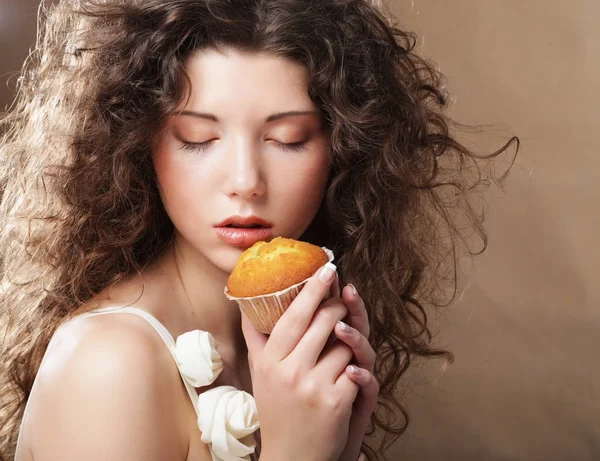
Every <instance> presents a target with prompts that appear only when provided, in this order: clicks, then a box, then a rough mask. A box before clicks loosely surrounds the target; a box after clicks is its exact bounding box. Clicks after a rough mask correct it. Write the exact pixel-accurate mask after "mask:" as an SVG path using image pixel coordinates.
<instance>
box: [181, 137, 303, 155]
mask: <svg viewBox="0 0 600 461" xmlns="http://www.w3.org/2000/svg"><path fill="white" fill-rule="evenodd" d="M212 142H213V140H212V139H211V140H209V141H204V142H184V143H183V146H182V147H181V149H182V150H190V151H192V152H204V151H205V150H206V149H208V146H209V145H210V144H211V143H212ZM306 142H307V141H300V142H294V143H287V144H286V143H283V142H275V144H277V146H279V147H280V148H281V150H283V151H285V152H289V151H294V152H299V151H301V150H303V149H304V147H305V145H306Z"/></svg>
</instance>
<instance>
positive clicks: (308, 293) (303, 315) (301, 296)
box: [265, 263, 336, 360]
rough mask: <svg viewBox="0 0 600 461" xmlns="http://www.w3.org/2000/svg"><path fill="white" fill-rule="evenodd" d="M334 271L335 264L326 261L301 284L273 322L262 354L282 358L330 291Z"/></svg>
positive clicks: (293, 344)
mask: <svg viewBox="0 0 600 461" xmlns="http://www.w3.org/2000/svg"><path fill="white" fill-rule="evenodd" d="M335 271H336V267H335V265H334V264H332V263H327V264H325V265H324V266H323V267H321V268H320V269H319V270H318V271H317V272H316V273H315V274H314V275H313V276H312V277H311V278H310V279H309V280H308V282H307V283H306V285H304V287H302V290H300V293H298V296H296V298H295V299H294V300H293V301H292V303H291V304H290V305H289V307H288V308H287V310H286V311H285V312H284V313H283V315H282V316H281V318H280V319H279V320H278V321H277V323H276V324H275V327H274V328H273V331H272V332H271V336H270V338H269V341H268V342H267V344H266V346H265V354H268V355H269V356H270V357H273V358H274V359H275V360H283V359H284V358H285V357H287V356H288V355H289V354H290V352H292V350H293V349H294V347H296V344H297V343H298V341H299V340H300V338H301V337H302V335H303V334H304V332H305V331H306V329H307V328H308V325H309V324H310V322H311V319H312V317H313V314H314V313H315V311H316V310H317V307H319V305H320V304H321V300H322V299H323V298H324V297H325V295H327V294H328V293H329V288H330V286H331V283H332V282H333V280H334V279H335Z"/></svg>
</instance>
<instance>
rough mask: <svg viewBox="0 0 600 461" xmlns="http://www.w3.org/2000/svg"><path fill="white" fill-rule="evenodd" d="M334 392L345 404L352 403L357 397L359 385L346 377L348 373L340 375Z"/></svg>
mask: <svg viewBox="0 0 600 461" xmlns="http://www.w3.org/2000/svg"><path fill="white" fill-rule="evenodd" d="M334 386H335V391H336V394H337V395H339V396H340V397H341V398H342V399H343V400H344V401H345V402H350V403H353V402H354V401H355V400H356V398H357V397H358V393H359V391H360V385H359V384H357V383H355V382H354V380H352V379H351V378H349V377H348V373H342V374H341V375H340V376H339V377H338V379H337V380H336V382H335V385H334Z"/></svg>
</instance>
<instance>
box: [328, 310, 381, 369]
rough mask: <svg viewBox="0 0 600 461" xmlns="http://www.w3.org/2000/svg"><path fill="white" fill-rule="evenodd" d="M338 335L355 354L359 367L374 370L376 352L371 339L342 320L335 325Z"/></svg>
mask: <svg viewBox="0 0 600 461" xmlns="http://www.w3.org/2000/svg"><path fill="white" fill-rule="evenodd" d="M334 331H335V334H336V336H337V337H338V338H339V339H340V340H342V341H343V342H345V343H346V344H347V345H348V346H349V347H350V349H352V353H353V354H354V358H355V363H356V365H357V366H358V367H360V368H364V369H366V370H368V371H369V372H371V373H372V372H373V368H374V367H375V359H376V354H375V351H374V350H373V347H372V346H371V344H369V340H368V339H367V338H365V337H364V336H363V335H361V334H360V332H359V331H358V330H356V329H354V328H352V327H351V326H350V325H348V324H346V323H344V322H342V321H341V320H340V321H339V322H338V323H337V324H336V326H335V330H334Z"/></svg>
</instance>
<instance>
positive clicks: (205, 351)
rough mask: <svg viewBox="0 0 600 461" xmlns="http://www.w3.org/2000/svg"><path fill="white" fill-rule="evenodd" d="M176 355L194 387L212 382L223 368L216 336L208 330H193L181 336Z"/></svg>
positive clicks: (184, 373)
mask: <svg viewBox="0 0 600 461" xmlns="http://www.w3.org/2000/svg"><path fill="white" fill-rule="evenodd" d="M175 357H176V359H177V364H178V365H179V369H180V370H181V373H182V374H183V376H184V377H185V379H186V381H188V382H189V383H190V384H191V385H192V386H194V387H202V386H208V385H209V384H212V383H213V382H214V380H215V379H217V377H218V376H219V374H220V373H221V371H222V370H223V361H222V360H221V355H220V354H219V352H218V351H217V349H216V342H215V338H214V337H213V335H211V334H210V333H209V332H208V331H202V330H193V331H188V332H187V333H184V334H182V335H181V336H179V337H178V338H177V341H176V344H175Z"/></svg>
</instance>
